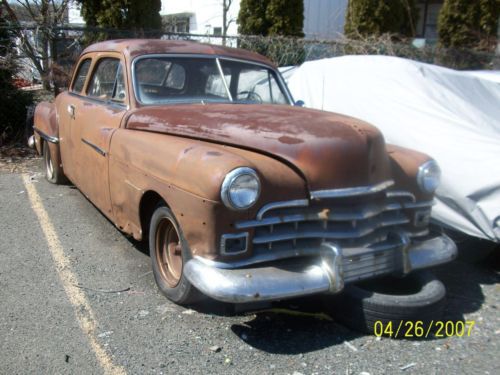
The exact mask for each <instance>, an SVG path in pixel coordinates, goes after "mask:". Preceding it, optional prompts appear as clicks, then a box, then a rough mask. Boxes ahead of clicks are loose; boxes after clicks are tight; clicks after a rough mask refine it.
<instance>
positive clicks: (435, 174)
mask: <svg viewBox="0 0 500 375" xmlns="http://www.w3.org/2000/svg"><path fill="white" fill-rule="evenodd" d="M417 183H418V187H419V188H420V190H422V191H423V192H424V193H427V194H433V193H435V192H436V190H437V188H438V187H439V184H440V183H441V168H439V165H438V163H437V162H436V161H435V160H432V159H431V160H428V161H426V162H425V163H424V164H422V165H421V166H420V167H419V168H418V173H417Z"/></svg>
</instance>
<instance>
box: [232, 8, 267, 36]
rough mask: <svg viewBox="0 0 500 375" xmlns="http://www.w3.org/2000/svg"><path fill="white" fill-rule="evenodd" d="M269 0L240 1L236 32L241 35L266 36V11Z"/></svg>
mask: <svg viewBox="0 0 500 375" xmlns="http://www.w3.org/2000/svg"><path fill="white" fill-rule="evenodd" d="M268 3H269V0H241V3H240V12H239V13H238V25H239V26H238V32H239V33H240V34H243V35H267V33H268V29H269V24H268V22H267V19H266V9H267V5H268Z"/></svg>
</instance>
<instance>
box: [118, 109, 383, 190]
mask: <svg viewBox="0 0 500 375" xmlns="http://www.w3.org/2000/svg"><path fill="white" fill-rule="evenodd" d="M126 126H127V128H128V129H136V130H146V131H152V132H158V133H166V134H171V135H177V136H182V137H190V138H193V139H201V140H207V141H211V142H217V143H220V144H226V145H231V146H235V147H243V148H245V149H248V150H252V151H255V152H258V153H262V154H266V155H272V156H273V157H276V158H279V159H280V160H283V161H284V162H286V163H287V164H288V165H290V166H293V167H294V168H295V169H296V170H297V171H299V172H300V174H301V175H303V176H304V178H305V182H306V183H307V185H308V187H309V189H310V190H321V189H332V188H343V187H352V186H364V185H370V184H376V183H378V182H381V181H384V180H387V179H390V176H391V172H390V168H389V163H388V158H387V152H386V150H385V144H384V139H383V137H382V135H381V133H380V132H379V131H378V130H377V129H376V128H374V127H373V126H371V125H368V124H367V123H364V122H363V121H361V120H357V119H354V118H350V117H347V116H343V115H339V114H332V113H328V112H322V111H317V110H311V109H305V108H298V107H290V106H276V105H259V107H258V111H257V110H256V108H255V107H254V106H251V105H250V106H249V105H244V104H213V105H176V106H175V107H169V106H162V107H160V106H159V107H146V108H140V109H137V110H136V111H133V112H132V114H131V115H130V117H129V119H128V121H127V125H126Z"/></svg>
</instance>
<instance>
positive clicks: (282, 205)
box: [257, 199, 309, 220]
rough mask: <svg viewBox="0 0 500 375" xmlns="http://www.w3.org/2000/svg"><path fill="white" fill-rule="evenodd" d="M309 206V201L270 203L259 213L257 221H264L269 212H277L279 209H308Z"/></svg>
mask: <svg viewBox="0 0 500 375" xmlns="http://www.w3.org/2000/svg"><path fill="white" fill-rule="evenodd" d="M308 205H309V201H308V200H307V199H296V200H292V201H283V202H273V203H268V204H266V205H265V206H264V207H262V208H261V209H260V210H259V212H258V213H257V220H262V217H263V216H264V215H265V214H266V212H267V211H271V210H275V209H277V208H290V207H307V206H308Z"/></svg>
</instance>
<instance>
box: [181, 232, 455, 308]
mask: <svg viewBox="0 0 500 375" xmlns="http://www.w3.org/2000/svg"><path fill="white" fill-rule="evenodd" d="M399 250H400V251H398V253H397V254H398V255H399V256H398V257H396V262H397V264H396V265H395V267H394V269H393V272H392V273H398V274H400V275H401V274H402V275H404V274H407V273H409V272H411V271H413V270H418V269H422V268H428V267H432V266H436V265H439V264H443V263H446V262H449V261H451V260H453V259H454V258H455V257H456V254H457V248H456V246H455V243H454V242H453V241H452V240H451V239H450V238H449V237H447V236H445V235H441V236H438V237H435V238H432V239H429V240H426V241H423V242H419V243H412V244H410V243H409V242H406V243H404V244H403V245H402V246H401V247H400V249H399ZM370 254H371V253H370V252H369V251H368V252H364V253H363V254H362V255H357V256H356V258H352V257H351V258H350V259H349V262H347V263H346V259H345V256H344V255H343V254H342V249H341V248H339V247H337V246H335V245H334V244H332V243H324V244H323V245H322V246H321V249H320V252H319V256H316V257H312V258H309V259H307V258H292V259H287V260H284V261H277V262H272V263H267V264H264V265H262V266H259V265H254V266H249V267H245V268H237V269H232V268H228V267H227V266H228V265H227V264H222V263H217V262H212V261H210V260H206V259H204V258H201V257H195V258H193V259H191V260H189V261H188V262H187V263H186V265H185V267H184V273H185V275H186V277H187V279H188V280H189V281H190V282H191V283H192V284H193V285H194V286H195V287H196V288H198V289H199V290H200V291H201V292H202V293H204V294H205V295H207V296H209V297H211V298H213V299H216V300H219V301H223V302H231V303H246V302H255V301H272V300H280V299H286V298H292V297H299V296H306V295H311V294H317V293H338V292H340V291H341V290H342V289H343V288H344V282H345V280H346V277H345V276H344V274H345V272H346V273H347V272H348V271H346V269H347V268H348V267H349V266H350V265H354V266H355V267H356V262H355V261H353V259H362V261H363V262H364V263H363V264H362V267H363V268H367V267H371V269H373V270H374V272H372V275H370V274H367V277H365V279H366V278H370V276H371V277H375V276H377V275H382V274H384V273H380V272H378V273H377V269H378V268H379V267H380V265H379V264H378V263H377V262H378V260H377V257H376V256H371V257H370ZM370 263H371V264H370ZM351 268H352V267H351ZM347 282H353V281H352V280H350V279H347Z"/></svg>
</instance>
